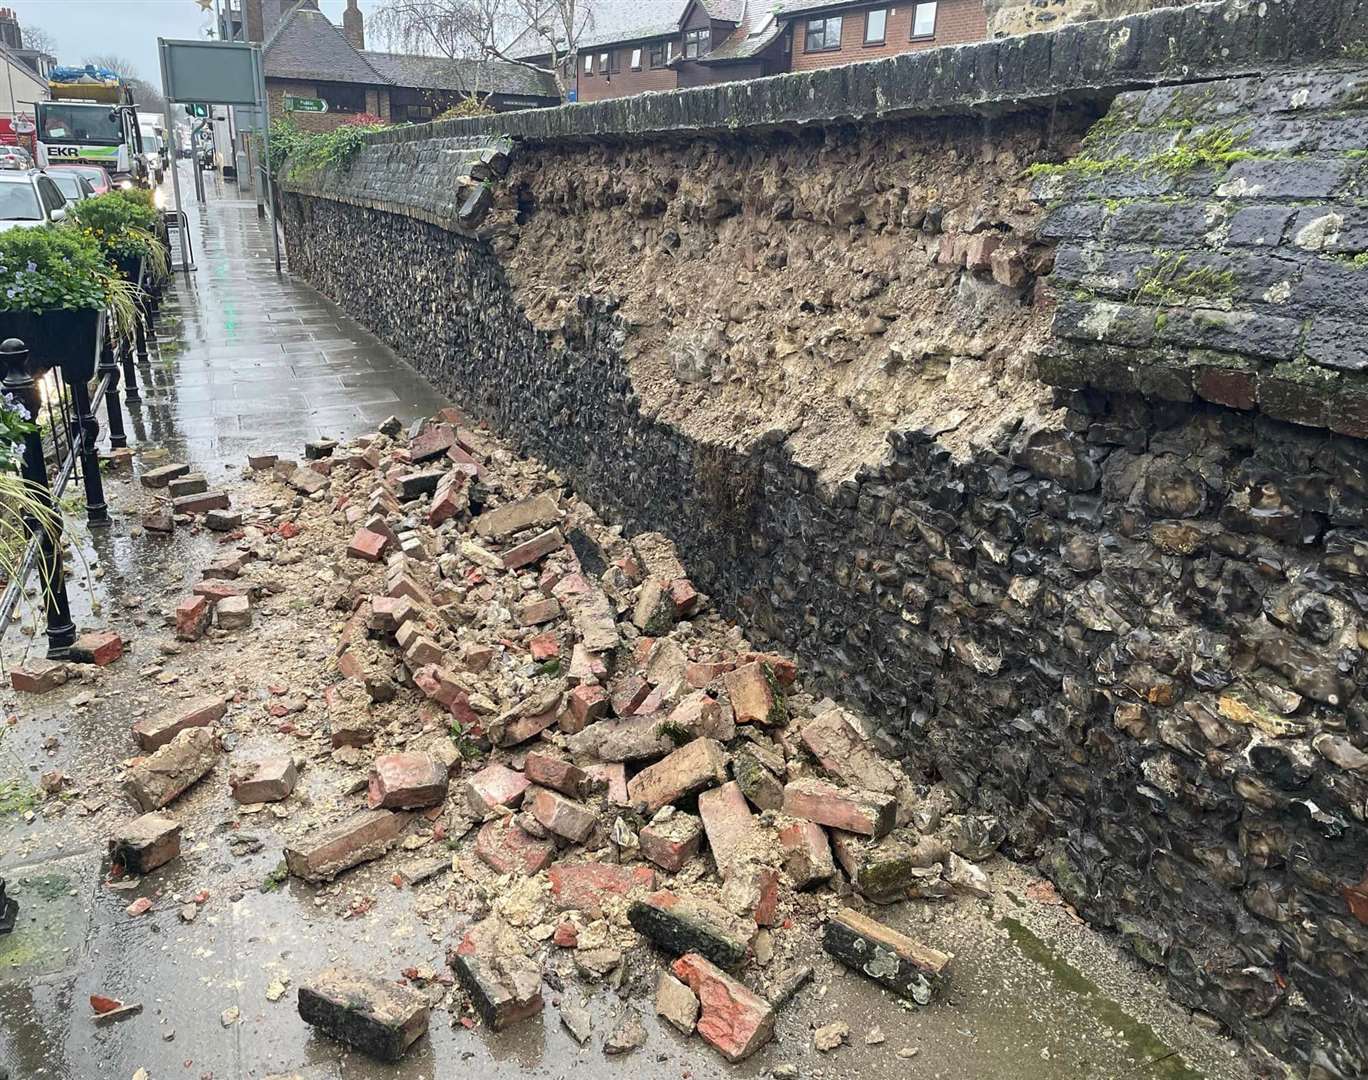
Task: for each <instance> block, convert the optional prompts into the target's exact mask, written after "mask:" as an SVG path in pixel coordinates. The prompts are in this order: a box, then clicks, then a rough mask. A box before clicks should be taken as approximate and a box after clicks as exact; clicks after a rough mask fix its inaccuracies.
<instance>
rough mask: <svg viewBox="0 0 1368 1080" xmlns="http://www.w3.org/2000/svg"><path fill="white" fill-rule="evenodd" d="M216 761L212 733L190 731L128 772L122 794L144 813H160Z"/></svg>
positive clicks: (197, 728) (198, 729) (177, 737)
mask: <svg viewBox="0 0 1368 1080" xmlns="http://www.w3.org/2000/svg"><path fill="white" fill-rule="evenodd" d="M217 760H218V747H217V745H216V744H215V742H214V734H213V732H212V731H210V730H209V729H208V728H203V727H192V728H189V729H187V730H185V731H182V732H181V733H180V734H179V735H177V736H176V737H175V738H173V739H172V740H171V741H170V742H169V743H167V744H166V745H165V746H163V747H162V748H161V749H160V750H158V751H157V752H156V753H154V754H153V755H152V756H151V757H147V758H143V759H141V760H140V761H138V762H137V764H135V765H134V766H133V767H132V768H131V769H129V770H128V776H127V777H126V778H125V780H124V784H123V789H124V793H125V794H126V795H128V797H129V798H130V799H132V800H133V802H134V803H136V804H137V806H138V808H139V809H140V810H142V811H144V812H148V811H152V810H160V809H161V808H162V807H163V806H165V805H167V804H168V803H169V802H171V801H172V800H173V799H175V798H177V797H178V796H179V795H181V794H182V793H183V792H185V791H187V790H188V789H189V788H190V786H191V785H192V784H194V783H195V782H196V781H197V780H199V779H200V778H202V777H203V776H205V775H206V774H207V773H208V772H209V770H210V769H212V768H213V767H214V763H215V762H216V761H217Z"/></svg>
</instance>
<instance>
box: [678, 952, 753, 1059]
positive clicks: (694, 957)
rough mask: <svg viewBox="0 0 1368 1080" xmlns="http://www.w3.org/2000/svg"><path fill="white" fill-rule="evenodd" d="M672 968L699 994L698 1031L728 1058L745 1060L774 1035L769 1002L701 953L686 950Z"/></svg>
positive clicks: (681, 979)
mask: <svg viewBox="0 0 1368 1080" xmlns="http://www.w3.org/2000/svg"><path fill="white" fill-rule="evenodd" d="M670 970H671V971H673V972H674V974H675V975H676V976H677V977H678V978H679V979H680V981H682V982H683V983H685V984H686V985H687V986H688V987H689V989H690V990H692V991H693V992H694V993H695V994H697V995H698V1000H699V1004H700V1005H701V1011H700V1014H699V1018H698V1025H697V1027H698V1034H699V1035H701V1036H702V1037H703V1040H704V1041H705V1042H707V1043H708V1044H709V1045H711V1046H712V1047H713V1049H715V1050H717V1052H718V1053H720V1054H721V1055H722V1056H723V1057H724V1058H726V1059H727V1060H728V1061H730V1062H732V1063H733V1064H735V1063H736V1062H738V1061H744V1060H745V1059H746V1058H748V1057H750V1056H751V1054H753V1053H755V1052H756V1051H757V1050H759V1049H760V1047H762V1046H764V1045H765V1043H767V1042H769V1041H770V1039H771V1038H772V1037H773V1036H774V1009H773V1008H771V1007H770V1004H769V1002H768V1001H766V1000H765V999H764V998H762V997H761V996H760V995H759V994H757V993H755V992H754V991H752V990H750V989H749V988H748V987H746V986H745V985H744V984H742V983H741V982H739V981H738V980H736V979H734V978H732V977H731V976H730V975H728V974H727V973H726V972H725V971H723V970H722V969H721V968H719V967H716V966H715V965H713V964H712V963H710V962H709V961H708V960H706V959H705V958H704V957H702V956H700V955H699V954H698V953H692V952H691V953H685V954H684V955H683V956H681V957H680V958H679V959H678V960H676V961H675V962H674V964H673V965H672V966H671V969H670Z"/></svg>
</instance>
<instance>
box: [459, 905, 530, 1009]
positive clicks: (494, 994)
mask: <svg viewBox="0 0 1368 1080" xmlns="http://www.w3.org/2000/svg"><path fill="white" fill-rule="evenodd" d="M447 958H448V960H449V962H450V963H451V966H452V968H453V969H454V970H455V972H456V975H457V978H459V979H460V981H461V985H462V986H463V987H465V990H466V992H467V993H468V994H470V998H471V1001H472V1002H473V1003H474V1005H475V1008H476V1010H477V1011H478V1012H479V1014H480V1017H481V1018H482V1019H483V1020H484V1022H485V1024H486V1025H487V1026H488V1027H489V1028H490V1029H491V1030H493V1031H503V1030H504V1029H505V1028H507V1027H509V1026H511V1025H513V1024H516V1023H517V1022H518V1021H520V1020H526V1019H528V1018H529V1017H533V1016H536V1015H538V1014H539V1013H540V1012H541V1011H542V995H541V968H540V967H539V966H538V965H537V964H536V962H535V961H533V960H531V959H529V958H528V957H527V955H526V954H525V953H524V952H523V950H522V946H521V944H520V942H518V940H517V936H516V934H515V933H514V932H513V931H512V930H511V929H510V928H509V927H507V926H505V925H504V924H503V923H502V922H500V920H499V919H498V918H497V917H490V918H488V919H485V920H484V921H483V922H480V923H477V924H476V925H475V926H473V927H471V928H470V931H469V932H468V933H467V934H466V935H465V937H464V938H462V939H461V943H460V944H459V945H458V946H457V947H456V948H455V949H453V950H451V952H450V953H449V954H448V957H447Z"/></svg>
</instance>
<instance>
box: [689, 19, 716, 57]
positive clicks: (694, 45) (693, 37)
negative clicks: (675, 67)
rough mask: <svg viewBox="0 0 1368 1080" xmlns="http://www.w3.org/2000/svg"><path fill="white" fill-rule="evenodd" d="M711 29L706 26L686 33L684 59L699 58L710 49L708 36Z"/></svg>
mask: <svg viewBox="0 0 1368 1080" xmlns="http://www.w3.org/2000/svg"><path fill="white" fill-rule="evenodd" d="M710 33H711V31H710V30H709V29H708V28H707V27H706V26H705V27H703V28H702V29H699V30H688V31H686V32H685V34H684V59H685V60H697V59H698V58H699V57H700V56H702V55H703V54H704V53H705V52H707V51H708V37H709V34H710Z"/></svg>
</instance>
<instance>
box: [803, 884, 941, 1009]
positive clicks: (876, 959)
mask: <svg viewBox="0 0 1368 1080" xmlns="http://www.w3.org/2000/svg"><path fill="white" fill-rule="evenodd" d="M822 948H823V949H825V950H826V951H827V952H828V953H829V954H830V955H832V956H834V957H835V958H836V959H837V960H839V961H840V962H841V963H843V964H845V965H846V966H847V967H849V968H850V969H852V970H853V971H858V972H860V973H862V974H864V975H867V976H869V978H871V979H873V980H874V981H875V982H878V983H880V984H881V985H882V986H885V987H887V988H888V989H889V990H892V991H893V992H894V993H895V994H897V995H898V996H899V997H901V998H905V999H907V1000H908V1001H912V1002H915V1003H916V1004H918V1005H926V1004H928V1003H929V1002H930V1001H931V998H932V996H933V995H934V994H935V993H936V992H937V991H938V990H940V989H942V988H943V987H945V986H946V984H947V983H948V981H949V977H950V962H951V960H952V959H953V957H952V956H950V954H948V953H943V952H941V951H940V950H939V949H933V948H931V947H930V946H927V945H923V944H921V942H919V941H916V940H914V939H912V938H910V937H908V936H907V935H906V934H901V933H899V932H898V931H896V930H894V929H893V928H892V927H889V926H885V925H884V924H883V923H881V922H877V921H876V920H874V919H871V918H869V916H867V915H861V914H860V913H859V912H857V911H852V910H851V909H850V908H843V909H842V910H841V911H840V912H838V913H837V914H836V915H835V916H834V917H833V918H831V919H829V920H827V922H826V923H825V924H824V925H823V926H822Z"/></svg>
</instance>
